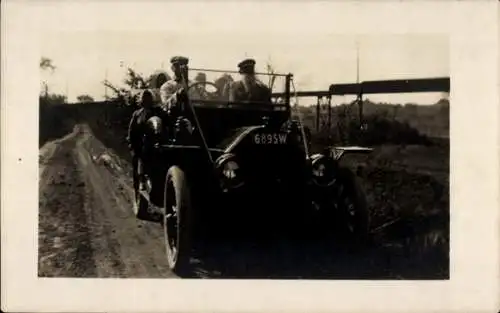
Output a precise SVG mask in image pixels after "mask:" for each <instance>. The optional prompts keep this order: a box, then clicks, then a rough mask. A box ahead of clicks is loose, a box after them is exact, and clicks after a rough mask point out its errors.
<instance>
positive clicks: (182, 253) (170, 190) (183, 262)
mask: <svg viewBox="0 0 500 313" xmlns="http://www.w3.org/2000/svg"><path fill="white" fill-rule="evenodd" d="M163 229H164V233H165V246H166V250H167V260H168V266H169V267H170V269H171V270H172V271H173V272H175V273H176V274H187V271H188V269H189V261H190V256H191V249H192V241H191V240H192V207H191V199H190V191H189V187H188V184H187V181H186V177H185V174H184V172H183V171H182V170H181V169H180V168H179V167H177V166H172V167H171V168H170V169H169V170H168V172H167V178H166V181H165V206H164V214H163Z"/></svg>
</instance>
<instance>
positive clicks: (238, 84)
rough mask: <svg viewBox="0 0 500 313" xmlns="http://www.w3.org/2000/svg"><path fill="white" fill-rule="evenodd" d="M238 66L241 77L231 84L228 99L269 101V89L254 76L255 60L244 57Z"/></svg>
mask: <svg viewBox="0 0 500 313" xmlns="http://www.w3.org/2000/svg"><path fill="white" fill-rule="evenodd" d="M238 67H239V72H240V74H241V76H242V79H241V80H238V81H235V82H234V83H233V84H232V85H231V92H230V98H229V99H230V101H236V102H237V101H249V102H258V103H271V89H270V88H269V87H267V86H266V85H265V84H264V83H263V82H261V81H260V80H258V79H257V77H256V76H255V60H254V59H245V60H243V61H241V62H240V63H238Z"/></svg>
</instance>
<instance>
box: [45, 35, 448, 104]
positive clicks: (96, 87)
mask: <svg viewBox="0 0 500 313" xmlns="http://www.w3.org/2000/svg"><path fill="white" fill-rule="evenodd" d="M357 47H359V79H360V81H363V80H378V79H402V78H425V77H448V76H449V72H450V65H449V48H448V39H447V37H445V36H441V35H437V34H434V35H427V34H422V35H408V34H401V35H397V34H394V35H370V36H368V35H365V36H361V35H360V36H348V35H339V34H330V33H328V32H323V33H321V32H316V33H310V34H308V33H292V32H288V33H287V32H280V33H273V32H263V31H256V32H250V31H247V32H241V31H239V32H234V31H233V32H231V31H225V32H206V31H205V32H199V33H196V32H189V33H181V32H178V31H146V30H143V31H135V32H131V31H102V30H100V31H66V32H61V31H53V32H48V33H45V36H44V37H43V38H42V40H41V56H43V57H48V58H51V59H52V60H53V62H54V65H55V66H56V67H57V69H56V71H55V72H53V73H49V72H46V73H42V76H41V78H42V80H45V81H47V82H48V85H49V89H50V90H51V92H57V93H62V94H67V95H68V99H69V101H70V102H71V101H75V100H76V97H77V96H78V95H80V94H89V95H91V96H92V97H94V98H95V99H96V100H98V99H102V98H103V95H104V93H105V91H104V86H103V85H102V83H101V82H102V81H103V80H104V78H105V77H106V75H107V78H108V80H109V81H111V82H112V83H115V84H120V82H121V81H122V80H123V78H124V77H125V69H124V68H123V67H121V66H120V65H121V64H124V65H126V66H130V67H132V68H134V69H135V70H137V71H138V72H141V73H142V74H145V75H147V74H149V73H151V72H153V71H154V70H157V69H160V68H161V67H162V66H163V67H164V68H165V69H166V70H167V71H168V72H169V73H170V70H169V59H170V57H172V56H174V55H184V56H187V57H189V59H190V64H189V65H190V67H193V68H214V69H222V70H236V68H237V63H238V62H239V61H241V60H242V59H244V58H246V57H252V58H254V59H255V60H256V61H257V66H256V67H257V70H258V71H265V66H266V63H267V62H270V63H271V64H272V65H273V67H274V68H275V70H276V71H277V72H282V73H288V72H290V73H293V74H294V80H295V84H296V87H297V89H298V90H327V89H328V86H329V85H330V84H333V83H354V82H356V75H357V70H356V67H357V61H356V59H357V57H356V55H357ZM210 78H213V76H212V77H211V76H209V79H210ZM444 96H446V95H445V94H443V93H414V94H395V95H366V96H365V98H368V99H370V100H372V101H378V102H389V103H408V102H412V103H418V104H433V103H435V102H436V101H438V100H439V99H440V98H442V97H444ZM352 99H353V98H352V97H349V96H345V97H344V96H339V97H333V99H332V100H333V102H334V103H335V102H338V103H340V102H344V101H351V100H352ZM315 101H316V100H315V99H311V98H308V99H300V104H302V105H308V104H313V103H315Z"/></svg>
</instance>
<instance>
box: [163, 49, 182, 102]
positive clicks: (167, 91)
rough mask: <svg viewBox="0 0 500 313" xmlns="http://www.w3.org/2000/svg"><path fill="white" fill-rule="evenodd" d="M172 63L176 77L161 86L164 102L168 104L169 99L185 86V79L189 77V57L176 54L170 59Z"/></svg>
mask: <svg viewBox="0 0 500 313" xmlns="http://www.w3.org/2000/svg"><path fill="white" fill-rule="evenodd" d="M170 63H171V64H172V67H171V68H172V72H174V78H173V79H171V80H169V81H167V82H166V83H164V84H163V85H162V86H161V87H160V98H161V102H162V104H166V102H167V100H168V99H169V98H170V97H171V96H172V95H173V94H174V93H175V92H176V91H178V90H179V89H181V88H182V87H183V81H182V80H183V79H186V78H187V74H188V68H187V65H188V63H189V59H188V58H186V57H183V56H175V57H173V58H171V59H170Z"/></svg>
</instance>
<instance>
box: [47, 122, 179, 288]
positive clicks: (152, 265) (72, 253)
mask: <svg viewBox="0 0 500 313" xmlns="http://www.w3.org/2000/svg"><path fill="white" fill-rule="evenodd" d="M103 154H104V155H108V156H110V155H109V152H108V151H107V150H106V149H105V148H104V147H103V146H102V145H101V144H100V143H99V142H98V141H97V140H95V138H93V136H92V135H91V133H90V131H89V129H88V128H87V127H86V126H85V125H78V126H77V127H76V128H75V130H74V132H73V133H72V134H70V135H69V136H66V137H65V138H63V139H62V140H59V141H58V142H52V143H49V145H48V146H46V147H43V148H42V149H41V156H40V161H41V164H40V169H41V175H40V203H39V205H40V209H39V265H38V271H39V276H59V277H129V278H138V277H141V278H147V277H155V278H160V277H173V274H172V273H170V272H169V271H168V268H167V267H166V264H165V250H164V245H163V237H162V229H161V227H160V225H159V224H155V223H151V222H144V221H140V220H137V219H135V218H134V216H133V212H132V197H133V194H132V189H131V188H130V187H129V186H131V183H129V182H127V179H126V178H127V176H126V172H125V171H126V168H124V167H122V166H121V165H120V164H119V163H118V160H115V159H113V156H110V158H106V157H105V158H103V157H102V155H103Z"/></svg>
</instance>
